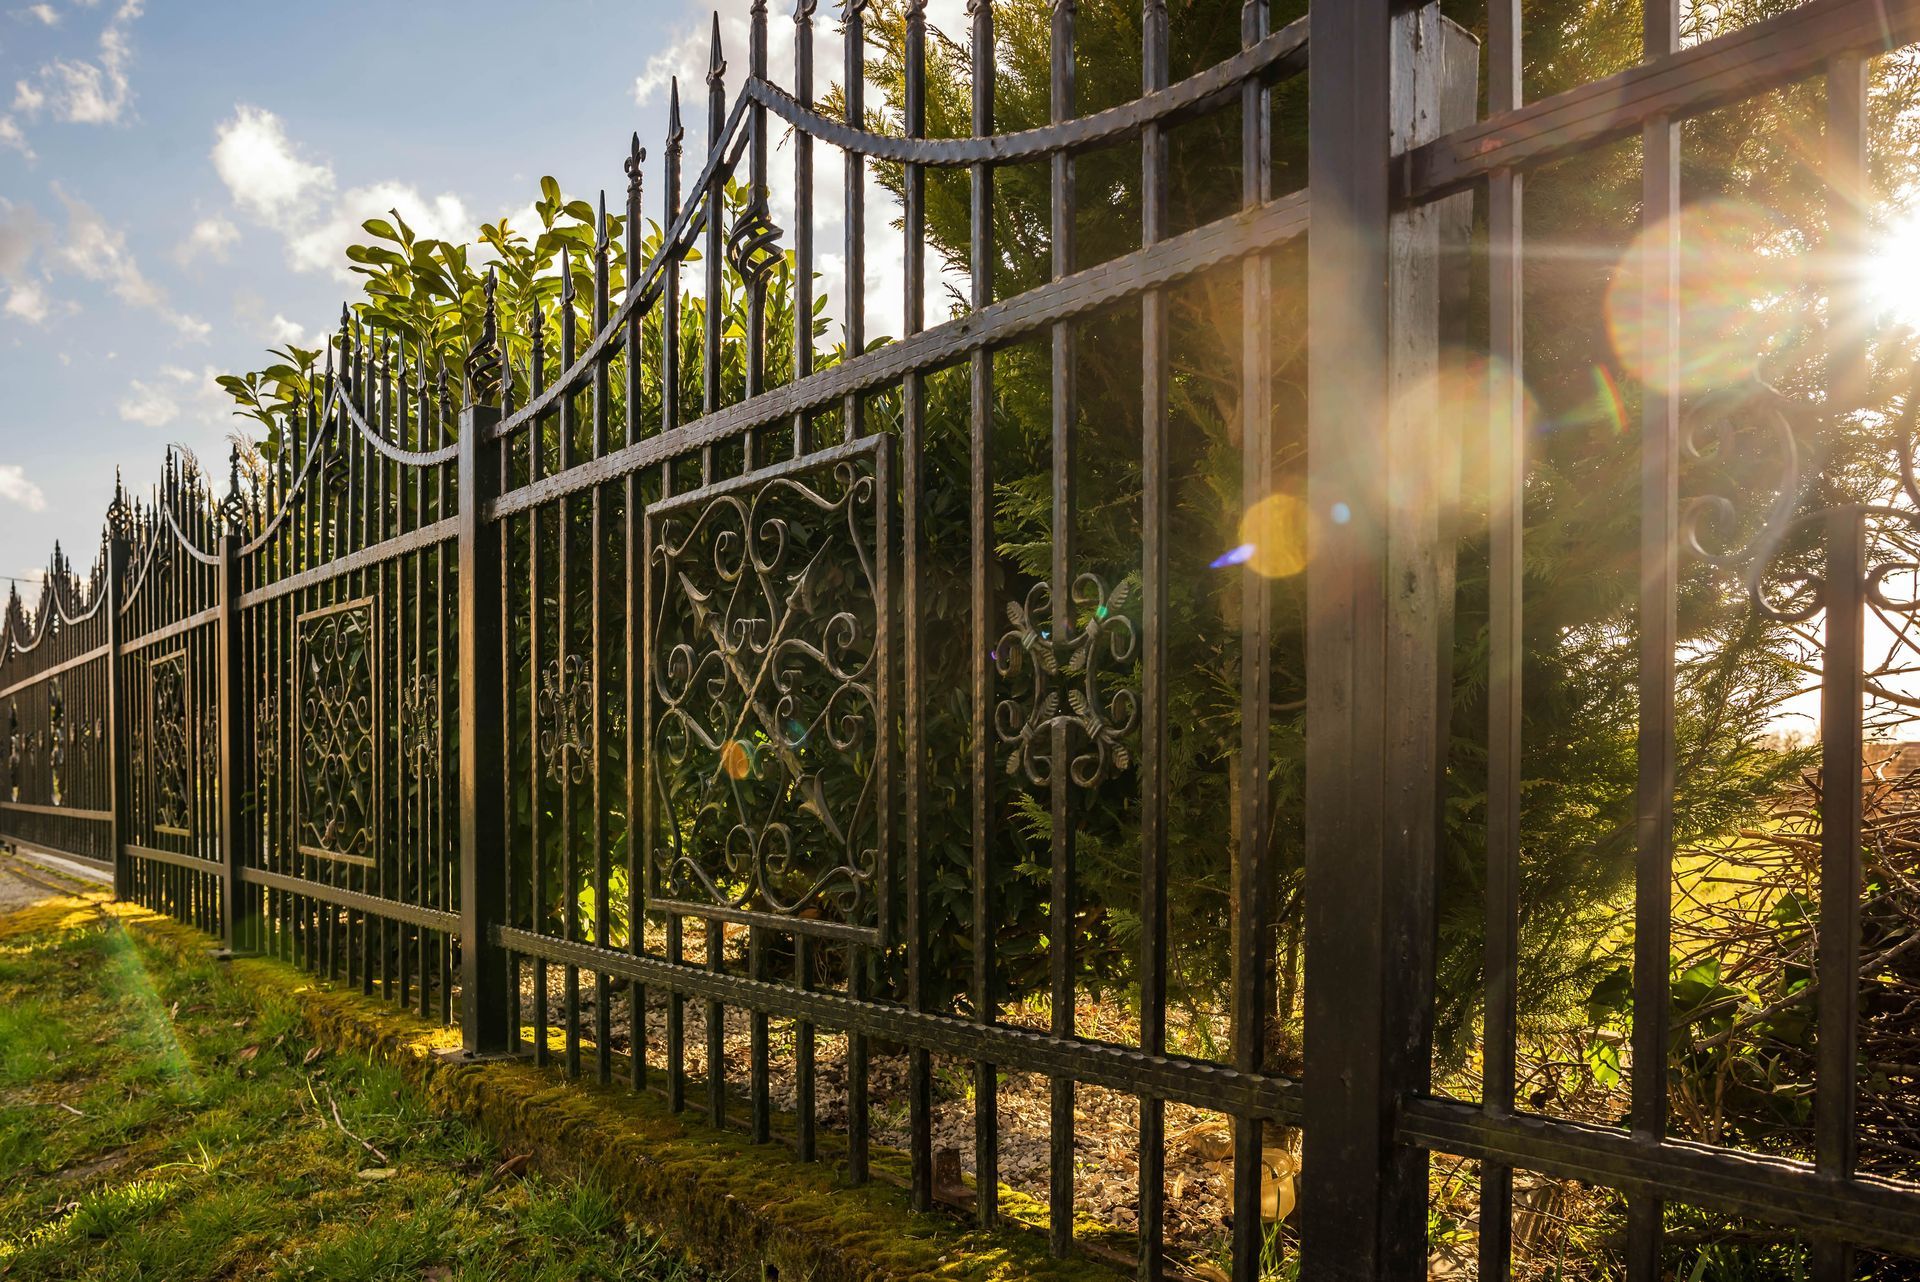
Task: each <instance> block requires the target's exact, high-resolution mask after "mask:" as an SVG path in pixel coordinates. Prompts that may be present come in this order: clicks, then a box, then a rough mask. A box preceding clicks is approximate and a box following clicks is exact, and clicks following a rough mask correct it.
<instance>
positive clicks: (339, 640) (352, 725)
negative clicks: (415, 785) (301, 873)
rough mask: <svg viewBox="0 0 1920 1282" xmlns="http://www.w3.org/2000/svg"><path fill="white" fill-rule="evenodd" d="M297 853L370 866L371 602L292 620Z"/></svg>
mask: <svg viewBox="0 0 1920 1282" xmlns="http://www.w3.org/2000/svg"><path fill="white" fill-rule="evenodd" d="M299 633H300V657H299V662H300V694H299V707H300V751H299V769H300V788H299V794H300V814H299V824H298V832H299V848H300V853H301V854H303V855H309V856H312V857H313V858H316V859H332V860H339V861H342V862H345V863H355V864H366V865H371V864H372V863H373V854H374V840H373V823H374V818H373V817H374V806H375V802H374V795H373V793H374V773H375V772H374V737H375V736H374V729H375V728H374V698H373V673H374V669H375V667H376V666H377V665H376V662H375V655H374V645H375V638H376V635H377V634H376V632H375V628H374V619H373V601H372V600H371V598H362V599H361V600H358V601H348V602H344V603H342V604H340V605H335V606H329V607H328V608H326V609H324V610H316V611H313V612H312V613H310V614H305V615H302V616H301V617H300V622H299Z"/></svg>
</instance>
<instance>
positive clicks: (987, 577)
mask: <svg viewBox="0 0 1920 1282" xmlns="http://www.w3.org/2000/svg"><path fill="white" fill-rule="evenodd" d="M967 12H968V13H970V14H971V15H972V16H973V36H972V64H973V132H974V136H975V137H982V138H984V137H986V136H988V135H990V134H992V133H993V90H994V58H993V0H968V3H967ZM972 173H973V201H972V207H971V211H970V213H971V218H970V223H971V226H972V234H971V237H970V241H971V243H970V244H969V247H968V248H969V259H970V263H971V267H972V276H973V281H972V285H973V289H972V294H973V298H972V301H973V307H974V309H975V310H976V311H977V310H979V309H980V308H983V307H985V306H987V305H988V304H989V303H991V302H992V301H993V267H994V252H995V251H994V245H993V166H992V165H990V164H987V163H985V162H980V163H976V164H975V165H974V166H973V170H972ZM968 369H969V375H970V383H971V398H970V399H971V403H972V413H971V423H970V425H969V437H970V455H971V457H970V460H969V471H970V474H971V475H970V478H969V490H970V492H969V500H970V502H969V514H968V524H969V526H970V533H971V549H970V551H971V558H970V560H971V563H970V566H969V571H968V573H969V578H970V580H971V596H972V613H973V637H972V660H973V984H972V997H973V1017H974V1018H975V1019H976V1020H978V1021H979V1022H980V1023H982V1024H992V1023H995V1022H997V1021H996V1012H995V1009H994V991H993V941H994V936H995V934H996V933H997V930H998V925H997V921H996V918H995V915H994V902H993V842H994V837H995V830H996V827H997V824H996V822H995V821H996V819H997V818H998V816H997V815H996V814H995V811H994V797H993V783H994V769H993V751H992V744H993V738H994V736H993V733H992V726H993V661H992V658H991V655H992V651H993V579H994V575H995V572H996V569H997V567H996V565H995V553H994V538H993V501H994V495H993V353H992V352H990V351H987V350H985V349H977V350H975V351H974V352H973V354H972V357H971V358H970V360H969V362H968ZM973 1100H974V1103H973V1134H974V1141H973V1145H974V1181H975V1186H976V1198H977V1203H978V1210H979V1220H980V1224H981V1225H982V1227H986V1228H991V1227H993V1225H994V1223H995V1222H996V1221H997V1220H998V1218H999V1213H1000V1126H999V1087H998V1082H997V1076H996V1070H995V1067H994V1065H992V1064H990V1063H987V1062H986V1061H984V1060H981V1061H976V1062H975V1064H974V1094H973Z"/></svg>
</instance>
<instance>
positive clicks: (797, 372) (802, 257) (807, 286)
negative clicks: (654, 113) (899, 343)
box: [793, 0, 913, 1049]
mask: <svg viewBox="0 0 1920 1282" xmlns="http://www.w3.org/2000/svg"><path fill="white" fill-rule="evenodd" d="M816 4H817V0H800V2H799V3H798V4H797V5H795V6H794V10H793V96H794V97H795V98H797V99H798V100H799V101H801V102H802V103H805V104H806V105H807V106H808V107H811V106H813V13H814V8H815V6H816ZM907 21H908V24H909V27H911V24H912V21H913V19H912V13H911V9H910V10H909V13H908V19H907ZM907 39H908V41H909V43H911V41H912V39H913V37H912V35H911V33H909V35H908V37H907ZM907 61H908V65H909V67H911V65H912V62H913V58H912V55H911V53H909V55H908V58H907ZM907 75H908V77H909V78H911V77H912V75H913V73H912V71H908V73H907ZM908 92H909V93H911V92H912V91H911V89H909V91H908ZM811 373H813V138H812V136H811V135H809V134H808V133H807V131H806V130H804V129H796V130H794V131H793V378H794V381H795V382H799V381H800V380H801V379H803V378H805V377H807V376H808V375H809V374H811ZM812 448H813V444H812V432H811V430H810V427H809V419H808V416H807V414H806V411H804V410H803V411H801V412H800V413H798V414H795V415H794V416H793V453H794V457H795V458H798V457H799V456H801V455H803V454H805V453H807V452H808V451H809V450H811V449H812ZM798 947H799V941H798V940H796V941H795V948H796V949H797V948H798ZM800 1037H801V1039H802V1040H803V1041H806V1042H808V1043H809V1044H810V1043H811V1041H812V1038H813V1027H812V1025H810V1024H802V1025H801V1026H800ZM809 1049H811V1047H809Z"/></svg>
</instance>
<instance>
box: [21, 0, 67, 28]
mask: <svg viewBox="0 0 1920 1282" xmlns="http://www.w3.org/2000/svg"><path fill="white" fill-rule="evenodd" d="M13 16H14V17H16V18H32V19H34V20H35V21H38V22H41V23H44V24H45V25H47V26H49V27H57V26H59V25H60V11H59V10H58V9H56V8H54V7H53V6H52V5H50V4H30V5H28V6H27V7H26V8H24V9H16V10H14V15H13Z"/></svg>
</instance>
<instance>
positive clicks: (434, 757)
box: [400, 674, 440, 776]
mask: <svg viewBox="0 0 1920 1282" xmlns="http://www.w3.org/2000/svg"><path fill="white" fill-rule="evenodd" d="M400 751H401V753H402V754H403V755H404V756H405V757H406V759H407V762H408V764H409V766H410V767H411V768H413V769H414V770H416V771H418V772H419V773H420V774H421V775H423V776H430V775H435V774H438V773H439V772H440V688H439V686H438V685H437V684H436V683H435V681H434V679H433V678H432V677H431V676H427V675H425V674H422V675H420V676H416V677H415V678H413V680H411V681H409V682H408V683H407V684H406V686H405V687H404V688H403V689H402V690H401V691H400Z"/></svg>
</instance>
